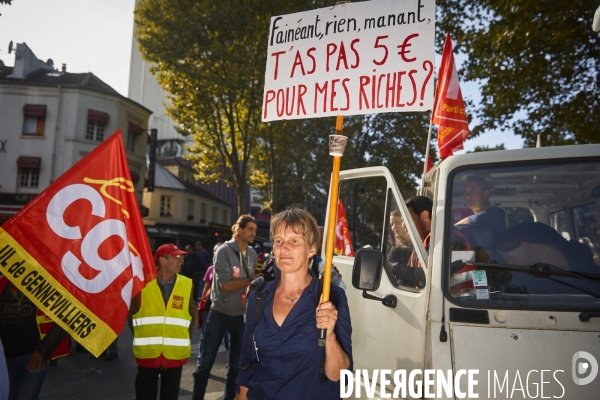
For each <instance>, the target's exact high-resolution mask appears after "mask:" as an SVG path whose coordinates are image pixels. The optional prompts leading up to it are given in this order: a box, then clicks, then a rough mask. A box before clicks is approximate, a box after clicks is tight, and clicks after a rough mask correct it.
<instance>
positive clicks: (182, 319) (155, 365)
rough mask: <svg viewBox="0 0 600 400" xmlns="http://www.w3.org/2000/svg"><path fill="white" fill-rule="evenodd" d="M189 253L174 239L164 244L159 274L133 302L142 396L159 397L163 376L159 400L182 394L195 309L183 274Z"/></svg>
mask: <svg viewBox="0 0 600 400" xmlns="http://www.w3.org/2000/svg"><path fill="white" fill-rule="evenodd" d="M184 254H185V252H184V251H182V250H180V249H179V248H177V246H175V245H174V244H171V243H169V244H163V245H162V246H160V247H159V248H158V250H157V251H156V255H155V257H154V259H155V261H156V266H157V268H158V276H157V278H156V279H155V280H153V281H151V282H149V283H148V284H147V285H146V287H145V288H144V289H143V290H142V291H141V292H140V294H138V295H137V296H136V297H135V298H134V299H133V300H132V301H131V307H130V309H129V319H128V322H129V328H130V329H131V330H132V332H133V355H134V356H135V361H136V363H137V366H138V372H137V376H136V378H135V393H136V398H137V399H138V400H145V399H153V400H154V399H156V395H157V391H158V377H159V376H160V379H161V384H160V399H161V400H171V399H174V400H177V398H178V396H179V383H180V381H181V370H182V367H183V365H184V364H185V363H186V362H187V359H188V358H189V356H190V352H191V341H190V338H191V336H192V329H193V327H194V324H193V323H192V320H193V318H194V316H195V314H196V305H195V303H194V299H193V298H192V280H191V279H189V278H186V277H185V276H183V275H179V274H178V273H179V271H180V270H181V264H182V263H183V255H184Z"/></svg>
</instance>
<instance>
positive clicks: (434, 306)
mask: <svg viewBox="0 0 600 400" xmlns="http://www.w3.org/2000/svg"><path fill="white" fill-rule="evenodd" d="M469 182H471V183H469ZM473 182H475V183H477V184H478V185H479V188H480V189H481V193H476V194H474V193H470V191H473V190H475V189H477V185H475V186H476V187H475V189H473V186H474V185H473ZM422 194H423V195H424V196H426V197H428V198H429V199H431V200H432V202H433V208H432V213H431V232H430V237H429V238H428V240H429V243H428V249H426V246H425V245H424V243H423V240H422V238H421V237H420V236H419V232H418V231H417V228H416V226H415V224H414V222H413V219H412V218H411V215H410V213H409V210H408V209H407V207H406V205H405V200H406V199H408V198H409V197H412V195H413V193H400V190H399V189H398V185H397V184H396V182H395V181H394V178H393V176H392V174H391V173H390V171H389V170H387V168H385V167H370V168H363V169H356V170H348V171H342V172H341V173H340V187H339V198H340V200H341V201H342V202H343V204H344V206H345V209H346V216H347V222H348V226H349V229H350V231H351V235H352V238H353V240H352V241H353V243H354V251H355V254H356V256H355V257H350V256H342V255H336V256H335V257H334V258H333V264H334V265H335V266H337V267H338V269H339V270H340V272H341V274H342V276H343V278H344V280H346V281H348V280H350V278H352V281H353V286H354V287H350V285H348V286H349V288H348V290H347V291H346V295H347V297H348V303H349V307H350V313H351V318H352V328H353V335H352V342H353V343H352V348H353V358H354V369H355V371H356V370H366V371H365V372H367V373H368V374H370V375H369V376H370V377H371V378H372V377H373V371H375V370H378V371H384V370H389V371H391V373H392V375H393V373H394V371H398V370H406V371H407V374H408V373H410V372H411V371H413V370H420V371H425V370H436V371H444V373H445V372H446V371H448V370H451V371H452V373H453V374H454V375H456V374H457V372H458V371H461V370H476V371H478V372H477V373H476V375H475V376H476V380H477V385H476V386H475V393H476V394H478V397H479V398H552V397H554V398H578V399H597V398H598V393H600V377H598V376H597V375H598V360H600V145H581V146H563V147H547V148H534V149H522V150H503V151H493V152H483V153H471V154H464V155H455V156H452V157H449V158H448V159H446V160H443V161H442V162H441V163H439V164H438V165H437V166H435V167H434V168H433V169H432V170H430V171H429V172H428V173H427V175H426V177H425V180H424V183H423V188H422ZM473 195H479V196H480V197H481V196H483V197H484V200H487V202H486V206H485V207H484V209H482V207H477V206H476V204H475V203H474V200H472V199H471V197H472V196H473ZM328 209H330V208H328ZM336 209H337V208H336ZM486 212H487V213H488V216H489V215H491V214H492V213H493V214H495V217H494V218H484V214H485V213H486ZM326 220H328V218H326ZM398 222H400V223H401V226H402V227H403V228H404V229H403V230H399V229H398V228H397V224H398ZM326 229H327V227H326ZM361 255H362V256H361ZM367 255H369V256H368V257H367ZM373 255H375V256H377V255H378V258H377V257H375V258H376V259H377V260H378V261H377V265H376V269H378V271H376V272H378V273H373V271H372V268H373V267H372V265H369V266H367V265H365V261H364V260H373V259H374V258H373ZM369 264H373V263H372V262H371V261H370V262H369ZM368 268H371V270H369V271H367V269H368ZM361 277H362V278H361ZM369 280H370V281H369ZM421 378H422V376H421ZM378 379H379V378H378ZM387 379H391V377H390V376H389V375H388V378H387ZM362 384H363V386H364V382H362ZM393 386H394V385H393V380H392V383H391V385H390V386H389V387H388V388H387V392H382V390H381V387H380V386H379V383H378V388H377V390H376V392H375V398H378V396H379V398H387V396H388V395H390V393H391V392H392V389H393ZM456 386H457V389H458V391H454V392H453V394H452V395H450V396H448V395H447V393H445V392H444V393H442V395H441V396H440V394H439V393H437V394H436V395H435V396H433V397H435V398H460V397H462V396H461V395H460V393H467V390H468V388H467V381H466V380H459V381H458V382H457V383H456ZM421 389H423V388H421ZM355 390H356V388H355ZM414 393H417V395H416V396H415V395H413V396H410V395H407V397H414V398H421V397H425V398H428V397H430V396H427V395H426V394H425V392H424V390H421V393H420V395H419V394H418V391H417V389H415V390H414ZM414 393H413V394H414ZM457 393H458V394H457ZM536 393H537V394H536ZM361 394H362V396H363V398H373V397H371V396H370V395H369V396H367V392H366V391H365V387H363V388H362V391H361ZM352 398H355V396H354V395H353V396H352Z"/></svg>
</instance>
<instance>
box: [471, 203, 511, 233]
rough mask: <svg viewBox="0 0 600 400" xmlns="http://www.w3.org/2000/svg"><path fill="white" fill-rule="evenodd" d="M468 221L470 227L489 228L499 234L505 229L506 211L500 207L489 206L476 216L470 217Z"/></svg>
mask: <svg viewBox="0 0 600 400" xmlns="http://www.w3.org/2000/svg"><path fill="white" fill-rule="evenodd" d="M468 221H469V224H471V225H477V226H489V227H490V228H492V230H493V231H494V232H495V233H500V232H502V231H504V230H505V229H506V225H507V217H506V211H504V209H503V208H500V207H496V206H489V207H488V208H486V209H485V210H483V211H481V212H479V213H477V214H473V215H470V216H469V217H468Z"/></svg>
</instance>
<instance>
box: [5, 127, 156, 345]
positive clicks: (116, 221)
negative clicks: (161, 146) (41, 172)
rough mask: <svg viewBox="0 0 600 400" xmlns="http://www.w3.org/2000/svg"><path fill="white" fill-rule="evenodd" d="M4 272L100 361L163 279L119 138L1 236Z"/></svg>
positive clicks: (72, 170)
mask: <svg viewBox="0 0 600 400" xmlns="http://www.w3.org/2000/svg"><path fill="white" fill-rule="evenodd" d="M0 271H1V272H2V274H4V275H5V276H6V277H7V278H8V279H10V280H11V281H12V282H13V283H14V284H15V286H16V287H18V288H19V290H20V291H21V292H22V293H24V294H25V295H26V296H27V297H28V298H29V299H31V301H32V302H33V303H35V304H36V306H37V307H38V308H39V309H41V310H42V311H43V312H44V313H45V314H46V315H48V316H49V317H50V318H52V320H53V321H54V322H56V323H58V324H59V325H60V326H62V327H63V328H64V329H65V330H66V331H67V333H69V335H71V337H73V338H74V339H75V340H77V341H78V342H79V343H81V344H82V345H83V346H85V347H86V348H87V349H88V350H89V351H90V352H91V353H92V354H94V355H95V356H99V355H100V354H101V353H102V352H103V351H104V350H105V349H106V348H107V347H108V345H110V344H111V343H112V342H113V341H114V340H115V338H116V337H117V335H118V334H119V333H120V332H121V330H122V329H123V326H124V325H125V321H126V319H127V313H128V310H129V304H130V302H131V298H132V297H133V296H135V295H136V294H137V293H138V292H139V291H140V290H141V289H142V288H143V287H144V286H145V283H146V282H149V281H151V280H152V279H154V278H155V277H156V269H155V266H154V261H153V257H152V252H151V250H150V245H149V243H148V239H147V236H146V232H145V230H144V226H143V223H142V216H141V214H140V211H139V207H138V203H137V199H136V196H135V189H134V186H133V182H132V181H131V175H130V172H129V167H128V164H127V159H126V157H125V151H124V149H123V140H122V137H121V131H117V132H115V133H114V134H113V135H111V136H110V137H109V138H108V139H106V140H105V141H104V142H103V143H101V144H100V145H99V146H98V147H96V148H95V149H94V150H92V151H91V152H90V153H89V154H88V155H87V156H85V157H84V158H83V159H81V160H80V161H79V162H78V163H77V164H75V165H74V166H73V167H72V168H70V169H69V170H68V171H67V172H65V173H64V174H63V175H62V176H60V177H59V178H58V179H57V180H56V181H55V182H54V183H53V184H52V185H50V186H49V187H48V188H46V189H45V190H44V191H43V192H42V193H40V194H39V195H38V196H36V197H35V198H34V199H33V200H32V201H31V202H29V203H28V204H27V205H26V206H25V207H24V208H23V209H22V210H21V211H19V212H18V213H17V214H16V215H15V216H14V217H12V218H11V219H10V220H8V221H6V222H5V223H4V225H3V226H2V227H1V228H0Z"/></svg>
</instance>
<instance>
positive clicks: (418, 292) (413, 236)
mask: <svg viewBox="0 0 600 400" xmlns="http://www.w3.org/2000/svg"><path fill="white" fill-rule="evenodd" d="M339 193H340V200H341V201H342V204H343V206H344V208H345V211H346V221H347V223H348V229H349V231H350V237H351V238H352V244H353V251H354V252H356V251H359V250H360V248H362V247H367V248H370V247H372V248H374V249H377V250H380V251H381V252H382V253H383V255H384V271H385V272H384V273H383V274H382V279H381V284H380V286H379V290H378V291H376V292H372V293H371V294H373V295H375V296H377V297H384V296H385V295H390V294H391V295H395V296H396V297H397V299H398V302H397V306H396V307H395V308H390V307H386V306H384V305H383V304H382V303H381V302H380V301H373V300H367V299H365V298H363V297H362V292H361V291H359V290H357V289H354V288H353V287H352V285H351V284H350V282H351V276H352V265H353V262H354V257H353V256H346V255H336V256H334V258H333V264H334V265H335V266H337V267H338V268H339V270H340V272H341V274H342V278H343V280H344V281H345V282H346V284H347V286H348V289H347V290H346V295H347V297H348V303H349V307H350V314H351V319H352V351H353V358H354V368H355V370H356V369H367V370H369V372H370V373H371V372H372V370H373V369H379V370H381V369H390V370H392V371H395V370H398V369H406V370H408V371H410V370H413V369H422V368H423V360H424V337H425V327H426V324H425V318H426V308H427V300H426V297H427V288H428V285H429V282H428V281H427V280H428V279H427V271H428V270H427V253H426V251H425V248H424V246H423V243H422V240H421V238H420V237H419V235H418V233H417V230H416V229H415V226H414V223H413V220H412V218H411V217H410V214H409V212H408V210H407V208H406V205H405V203H404V199H403V197H402V195H401V194H400V191H399V190H398V187H397V185H396V182H395V181H394V179H393V177H392V175H391V174H390V172H389V170H388V169H387V168H385V167H371V168H363V169H356V170H349V171H342V172H341V173H340V188H339ZM328 210H329V207H328ZM325 220H326V221H328V218H326V219H325ZM338 227H339V228H340V229H338V230H337V232H338V235H342V234H343V232H342V227H343V224H341V223H340V222H338ZM325 232H327V227H325ZM323 246H324V245H323ZM340 250H342V249H340ZM342 251H343V250H342ZM323 254H325V249H324V248H323ZM363 393H364V392H363Z"/></svg>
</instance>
